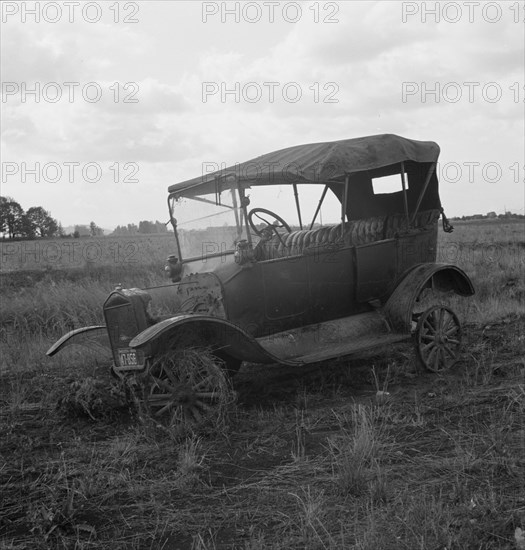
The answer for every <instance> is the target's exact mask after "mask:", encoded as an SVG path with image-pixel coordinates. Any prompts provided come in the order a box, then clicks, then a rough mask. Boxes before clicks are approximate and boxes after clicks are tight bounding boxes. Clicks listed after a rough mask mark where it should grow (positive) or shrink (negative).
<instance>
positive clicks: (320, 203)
mask: <svg viewBox="0 0 525 550" xmlns="http://www.w3.org/2000/svg"><path fill="white" fill-rule="evenodd" d="M327 191H328V185H325V186H324V189H323V193H322V195H321V198H320V199H319V204H318V205H317V208H316V210H315V214H314V217H313V218H312V223H311V224H310V227H309V228H308V229H312V227H313V226H314V223H315V220H316V219H317V214H319V211H320V210H321V205H322V204H323V201H324V198H325V196H326V192H327Z"/></svg>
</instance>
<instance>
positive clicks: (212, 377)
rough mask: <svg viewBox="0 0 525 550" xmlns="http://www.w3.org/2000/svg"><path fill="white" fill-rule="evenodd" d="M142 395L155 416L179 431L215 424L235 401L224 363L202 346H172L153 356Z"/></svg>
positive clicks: (223, 418) (221, 419)
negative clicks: (167, 350) (185, 347)
mask: <svg viewBox="0 0 525 550" xmlns="http://www.w3.org/2000/svg"><path fill="white" fill-rule="evenodd" d="M143 396H144V403H145V405H146V408H147V410H148V411H149V413H150V415H151V416H152V417H153V418H154V419H157V420H159V421H164V422H166V423H167V424H168V425H169V426H170V427H173V428H176V429H179V430H181V431H185V430H186V429H193V428H197V427H200V426H202V425H204V424H212V425H214V426H216V427H218V425H219V424H220V423H222V422H224V420H225V417H226V412H227V410H228V408H229V406H230V405H231V404H232V403H233V402H234V401H235V392H234V391H233V389H232V387H231V383H230V381H229V379H228V377H227V376H226V375H225V373H224V369H223V365H221V362H220V361H218V360H217V358H216V357H215V356H214V355H213V354H212V353H211V352H210V351H209V350H207V349H205V348H202V349H199V348H187V349H178V350H173V351H170V352H169V353H166V354H165V355H163V356H161V357H159V358H157V359H155V360H154V361H153V362H152V364H151V366H150V368H149V373H148V376H147V378H146V383H145V387H144V393H143Z"/></svg>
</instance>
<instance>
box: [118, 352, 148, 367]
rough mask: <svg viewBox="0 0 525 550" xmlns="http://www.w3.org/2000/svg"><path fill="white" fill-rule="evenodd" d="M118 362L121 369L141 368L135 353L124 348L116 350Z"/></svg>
mask: <svg viewBox="0 0 525 550" xmlns="http://www.w3.org/2000/svg"><path fill="white" fill-rule="evenodd" d="M118 361H119V365H120V366H121V367H141V366H142V364H141V362H140V361H139V357H138V355H137V351H136V350H134V349H130V348H126V349H119V350H118Z"/></svg>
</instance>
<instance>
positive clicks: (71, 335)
mask: <svg viewBox="0 0 525 550" xmlns="http://www.w3.org/2000/svg"><path fill="white" fill-rule="evenodd" d="M72 345H77V346H85V347H87V348H90V349H96V350H99V351H103V352H107V354H109V355H111V344H110V342H109V336H108V330H107V328H106V327H105V326H104V325H97V326H93V327H83V328H77V329H75V330H72V331H71V332H68V333H67V334H64V336H62V338H60V339H59V340H57V341H56V342H55V343H54V344H53V345H52V346H51V347H50V348H49V349H48V350H47V351H46V355H48V356H49V357H52V356H53V355H55V353H58V352H59V351H61V350H63V349H64V348H66V347H68V346H72Z"/></svg>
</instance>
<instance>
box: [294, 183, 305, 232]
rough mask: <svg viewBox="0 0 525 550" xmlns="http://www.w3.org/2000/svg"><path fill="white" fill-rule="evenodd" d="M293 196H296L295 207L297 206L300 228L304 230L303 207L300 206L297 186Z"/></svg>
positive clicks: (295, 185)
mask: <svg viewBox="0 0 525 550" xmlns="http://www.w3.org/2000/svg"><path fill="white" fill-rule="evenodd" d="M293 194H294V196H295V206H297V216H298V217H299V226H300V228H301V229H302V228H303V220H302V219H301V207H300V206H299V194H298V193H297V184H296V183H294V184H293Z"/></svg>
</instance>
